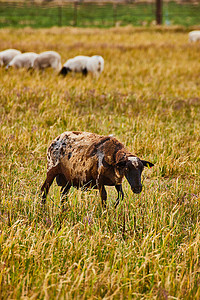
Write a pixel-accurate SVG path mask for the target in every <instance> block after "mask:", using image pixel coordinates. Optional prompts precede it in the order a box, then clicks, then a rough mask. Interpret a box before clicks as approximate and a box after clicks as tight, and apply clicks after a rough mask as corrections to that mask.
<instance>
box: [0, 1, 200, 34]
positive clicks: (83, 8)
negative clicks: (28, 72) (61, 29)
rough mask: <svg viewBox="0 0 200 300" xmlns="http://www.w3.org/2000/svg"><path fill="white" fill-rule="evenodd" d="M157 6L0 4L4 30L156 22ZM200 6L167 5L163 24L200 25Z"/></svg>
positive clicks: (144, 4) (122, 4)
mask: <svg viewBox="0 0 200 300" xmlns="http://www.w3.org/2000/svg"><path fill="white" fill-rule="evenodd" d="M155 8H156V7H155V3H117V2H115V3H101V4H100V3H96V2H94V3H88V2H73V3H72V2H71V3H66V2H65V3H61V4H55V3H51V2H50V3H49V2H48V3H44V4H36V3H34V2H20V3H17V2H13V3H12V2H0V27H8V26H13V27H24V26H31V27H35V28H37V27H51V26H80V27H111V26H116V25H127V24H132V25H135V26H141V25H149V24H152V23H153V22H154V23H155V11H156V10H155ZM199 16H200V3H199V4H197V5H193V4H191V3H190V4H189V3H185V2H184V4H178V3H176V2H165V1H164V3H163V22H164V23H165V24H167V25H170V24H177V25H185V26H192V25H199V24H200V17H199Z"/></svg>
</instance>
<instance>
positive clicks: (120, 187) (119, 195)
mask: <svg viewBox="0 0 200 300" xmlns="http://www.w3.org/2000/svg"><path fill="white" fill-rule="evenodd" d="M115 188H116V190H117V193H118V197H117V200H116V202H115V208H116V207H117V206H118V204H119V201H120V200H123V199H124V192H123V190H122V185H121V184H119V185H116V186H115Z"/></svg>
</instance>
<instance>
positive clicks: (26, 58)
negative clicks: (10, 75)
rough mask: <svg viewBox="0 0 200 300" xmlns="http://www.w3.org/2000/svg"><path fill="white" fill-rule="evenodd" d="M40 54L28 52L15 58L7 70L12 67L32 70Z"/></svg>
mask: <svg viewBox="0 0 200 300" xmlns="http://www.w3.org/2000/svg"><path fill="white" fill-rule="evenodd" d="M37 56H38V54H36V53H34V52H26V53H22V54H19V55H17V56H15V57H14V58H13V59H12V60H11V62H10V63H9V64H8V65H7V67H6V69H8V68H10V67H15V68H17V69H19V68H26V69H30V68H32V67H33V63H34V60H35V59H36V58H37Z"/></svg>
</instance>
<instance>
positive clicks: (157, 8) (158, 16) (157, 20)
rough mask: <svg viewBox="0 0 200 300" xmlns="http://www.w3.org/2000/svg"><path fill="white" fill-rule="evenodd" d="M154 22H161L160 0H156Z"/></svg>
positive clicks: (158, 23)
mask: <svg viewBox="0 0 200 300" xmlns="http://www.w3.org/2000/svg"><path fill="white" fill-rule="evenodd" d="M156 23H157V25H161V24H162V0H156Z"/></svg>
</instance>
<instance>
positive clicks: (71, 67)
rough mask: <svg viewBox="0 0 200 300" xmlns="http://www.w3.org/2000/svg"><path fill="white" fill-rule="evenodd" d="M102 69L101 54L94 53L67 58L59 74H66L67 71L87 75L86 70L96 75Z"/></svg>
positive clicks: (102, 60)
mask: <svg viewBox="0 0 200 300" xmlns="http://www.w3.org/2000/svg"><path fill="white" fill-rule="evenodd" d="M103 69H104V59H103V57H102V56H99V55H94V56H92V57H89V56H84V55H79V56H76V57H74V58H70V59H68V60H67V61H66V62H65V63H64V65H63V67H62V69H61V71H60V74H62V75H64V76H65V75H67V74H68V73H69V72H82V74H83V75H85V76H86V75H87V74H88V72H90V73H92V74H94V75H96V77H98V76H99V75H100V74H101V72H102V71H103Z"/></svg>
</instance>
